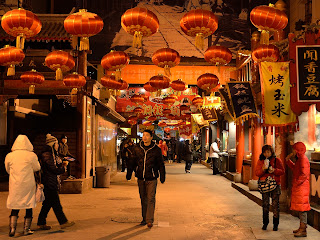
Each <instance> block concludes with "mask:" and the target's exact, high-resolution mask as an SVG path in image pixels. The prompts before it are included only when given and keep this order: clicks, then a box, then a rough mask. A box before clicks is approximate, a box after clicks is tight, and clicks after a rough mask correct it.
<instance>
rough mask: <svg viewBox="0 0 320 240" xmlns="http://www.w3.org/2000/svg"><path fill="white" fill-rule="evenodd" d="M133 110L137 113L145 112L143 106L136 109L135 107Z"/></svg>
mask: <svg viewBox="0 0 320 240" xmlns="http://www.w3.org/2000/svg"><path fill="white" fill-rule="evenodd" d="M133 112H134V113H135V114H142V113H143V109H142V108H141V107H136V108H135V109H133Z"/></svg>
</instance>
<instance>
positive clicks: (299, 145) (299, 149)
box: [292, 142, 307, 158]
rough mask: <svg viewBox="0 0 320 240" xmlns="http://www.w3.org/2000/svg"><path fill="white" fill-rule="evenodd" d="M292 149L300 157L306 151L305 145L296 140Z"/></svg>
mask: <svg viewBox="0 0 320 240" xmlns="http://www.w3.org/2000/svg"><path fill="white" fill-rule="evenodd" d="M292 147H293V149H294V150H296V152H297V157H298V158H301V157H303V155H304V154H305V153H306V150H307V148H306V145H304V143H303V142H296V143H295V144H294V145H293V146H292Z"/></svg>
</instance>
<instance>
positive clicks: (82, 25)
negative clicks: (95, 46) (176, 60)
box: [64, 9, 103, 51]
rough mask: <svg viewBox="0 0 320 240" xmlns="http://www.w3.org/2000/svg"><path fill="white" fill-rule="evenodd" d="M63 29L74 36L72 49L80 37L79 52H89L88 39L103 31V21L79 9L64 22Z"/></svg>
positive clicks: (93, 14)
mask: <svg viewBox="0 0 320 240" xmlns="http://www.w3.org/2000/svg"><path fill="white" fill-rule="evenodd" d="M64 29H65V30H66V31H67V32H68V33H69V34H71V35H73V36H74V39H73V47H74V48H76V45H77V44H76V43H77V41H76V39H77V37H80V47H79V50H80V51H81V50H89V37H91V36H94V35H96V34H98V33H99V32H100V31H101V30H102V29H103V21H102V19H101V18H100V17H99V16H98V15H97V14H95V13H91V12H87V10H86V9H80V10H79V12H77V13H74V14H71V15H69V16H68V17H67V18H66V19H65V20H64Z"/></svg>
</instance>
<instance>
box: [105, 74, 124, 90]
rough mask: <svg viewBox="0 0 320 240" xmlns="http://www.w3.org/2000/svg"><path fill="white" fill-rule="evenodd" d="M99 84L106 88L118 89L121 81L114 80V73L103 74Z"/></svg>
mask: <svg viewBox="0 0 320 240" xmlns="http://www.w3.org/2000/svg"><path fill="white" fill-rule="evenodd" d="M100 81H101V84H102V85H103V86H104V87H106V88H107V89H114V90H120V88H121V87H122V84H123V83H122V82H120V81H118V80H116V77H115V75H104V76H103V77H102V78H101V79H100Z"/></svg>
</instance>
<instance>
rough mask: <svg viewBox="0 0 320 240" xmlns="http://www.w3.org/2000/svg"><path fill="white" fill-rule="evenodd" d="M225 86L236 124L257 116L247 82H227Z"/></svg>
mask: <svg viewBox="0 0 320 240" xmlns="http://www.w3.org/2000/svg"><path fill="white" fill-rule="evenodd" d="M227 86H228V91H229V95H230V96H231V103H232V106H233V109H234V114H235V121H236V122H237V123H239V122H240V121H242V120H247V119H248V118H249V117H254V116H258V114H257V107H256V104H255V101H254V97H253V92H252V89H251V85H250V83H249V82H229V83H228V85H227Z"/></svg>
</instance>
